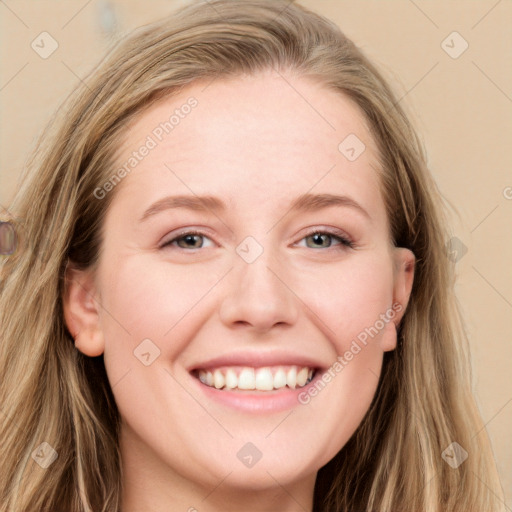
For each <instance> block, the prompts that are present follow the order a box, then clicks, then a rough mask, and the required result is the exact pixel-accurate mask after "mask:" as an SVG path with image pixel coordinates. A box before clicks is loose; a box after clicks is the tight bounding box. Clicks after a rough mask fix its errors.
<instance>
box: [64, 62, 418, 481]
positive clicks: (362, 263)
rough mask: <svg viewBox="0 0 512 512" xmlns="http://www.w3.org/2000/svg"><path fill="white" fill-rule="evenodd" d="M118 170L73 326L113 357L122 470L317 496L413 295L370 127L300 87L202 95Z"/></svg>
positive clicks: (215, 86) (147, 119)
mask: <svg viewBox="0 0 512 512" xmlns="http://www.w3.org/2000/svg"><path fill="white" fill-rule="evenodd" d="M187 105H188V106H187ZM171 116H174V117H171ZM165 123H167V124H165ZM144 147H145V148H146V149H143V148H144ZM130 158H132V159H133V160H130ZM130 162H131V163H130ZM125 163H126V164H127V165H126V167H125V172H124V173H123V172H121V171H119V169H120V168H121V167H122V166H123V165H125ZM118 164H119V165H118V167H116V168H114V169H112V175H117V178H122V179H121V182H120V183H119V184H116V185H115V186H114V187H112V186H111V185H112V183H117V182H116V181H115V179H113V180H111V185H110V186H109V185H108V184H107V185H105V184H100V188H101V190H100V189H97V191H96V193H95V195H96V196H97V197H98V198H92V200H94V201H101V200H103V199H102V197H103V195H104V194H105V193H110V194H114V197H113V201H112V204H111V206H110V207H109V210H108V212H107V215H106V218H105V222H104V231H103V236H104V239H103V246H102V252H101V256H100V260H99V264H98V267H97V268H96V269H95V272H94V274H93V273H92V272H82V273H79V272H75V273H74V274H73V275H72V276H71V277H72V282H71V285H70V293H69V295H68V298H67V299H66V307H65V313H66V319H67V322H68V326H69V327H70V330H72V332H77V333H78V336H77V339H76V343H77V347H78V348H79V349H80V350H81V351H83V352H84V353H86V354H87V355H91V356H94V355H99V354H101V353H104V359H105V365H106V369H107V373H108V378H109V381H110V383H111V386H112V388H113V393H114V396H115V399H116V402H117V405H118V408H119V411H120V414H121V417H122V434H121V449H122V453H123V457H124V460H125V464H126V465H127V466H130V467H131V468H132V470H133V468H137V471H141V472H144V471H151V472H152V474H154V475H160V476H161V478H167V477H166V476H164V475H173V477H175V478H180V479H182V478H184V479H185V480H186V481H189V482H190V481H192V482H196V483H197V484H199V485H201V486H204V487H205V488H210V489H211V488H212V487H214V486H215V485H218V484H219V482H220V481H221V480H222V478H224V477H226V476H227V475H228V474H229V478H228V479H227V480H226V482H227V483H225V485H231V486H234V487H238V488H250V489H253V490H256V489H264V488H266V487H272V486H276V485H277V484H276V482H278V483H279V485H282V486H286V485H288V484H291V483H292V482H297V481H301V480H302V481H305V480H307V479H311V478H312V479H313V480H314V476H315V474H316V471H317V470H318V469H319V468H320V467H321V466H323V465H324V464H325V463H327V462H328V461H329V460H330V459H331V458H332V457H334V455H335V454H336V453H337V452H338V451H339V450H340V448H341V447H342V446H343V445H344V444H345V443H346V442H347V440H348V439H349V437H350V436H351V435H352V434H353V433H354V431H355V430H356V428H357V426H358V425H359V423H360V422H361V420H362V418H363V416H364V415H365V413H366V412H367V410H368V408H369V406H370V402H371V401H372V398H373V396H374V394H375V391H376V386H377V382H378V379H379V374H380V371H381V363H382V358H383V353H384V352H385V351H387V350H392V349H393V348H394V347H395V341H396V331H395V325H396V323H397V322H398V321H399V319H400V317H401V315H402V314H403V311H404V308H405V305H406V303H407V300H408V296H409V292H410V287H411V284H412V268H413V266H412V263H413V256H412V254H411V253H410V252H409V251H407V250H405V249H396V248H394V247H393V246H392V245H391V243H390V231H389V225H388V219H387V216H386V211H385V207H384V202H383V197H382V195H381V192H380V186H379V179H378V169H379V163H378V155H377V150H376V146H375V143H374V141H373V140H372V138H371V136H370V133H369V131H368V127H367V125H366V123H365V121H364V119H363V116H362V115H361V113H360V111H359V110H358V108H357V107H356V106H355V105H354V104H353V103H352V102H351V101H350V100H348V99H347V98H346V97H344V96H342V95H340V94H339V93H336V92H334V91H330V90H327V89H326V88H324V87H322V86H320V85H318V84H317V83H315V82H313V81H309V80H306V79H304V78H297V77H294V76H293V75H291V74H286V75H283V76H281V75H278V74H274V73H270V72H269V73H262V74H259V75H257V76H247V77H243V78H242V77H240V78H233V79H229V80H215V81H213V82H201V83H197V84H194V85H193V86H190V87H188V88H186V89H185V90H183V91H182V92H181V93H180V94H178V95H175V96H173V97H168V98H165V99H163V100H160V101H159V102H158V103H157V104H154V105H153V106H151V107H150V108H149V109H148V110H146V111H145V112H144V113H143V114H142V115H140V117H138V119H137V120H136V121H135V122H134V123H133V124H132V125H131V126H129V127H127V129H126V137H125V140H124V141H123V144H122V147H121V150H120V151H119V153H118ZM127 169H128V170H129V171H126V170H127ZM117 181H119V180H117ZM111 188H114V190H111ZM93 297H94V300H92V298H93ZM311 378H312V380H311Z"/></svg>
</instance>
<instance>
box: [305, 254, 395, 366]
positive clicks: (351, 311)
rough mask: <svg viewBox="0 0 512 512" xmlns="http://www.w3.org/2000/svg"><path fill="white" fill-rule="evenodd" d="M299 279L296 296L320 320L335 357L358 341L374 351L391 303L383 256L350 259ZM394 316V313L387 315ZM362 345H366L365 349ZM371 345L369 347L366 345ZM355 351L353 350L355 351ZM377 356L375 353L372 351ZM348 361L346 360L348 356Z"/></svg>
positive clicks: (390, 284) (390, 275)
mask: <svg viewBox="0 0 512 512" xmlns="http://www.w3.org/2000/svg"><path fill="white" fill-rule="evenodd" d="M333 267H334V266H329V267H327V266H326V268H325V271H324V274H325V275H323V274H322V270H320V271H318V270H317V271H316V272H315V274H311V275H309V276H308V275H307V274H306V275H304V276H303V277H302V278H301V281H300V282H301V287H300V291H299V292H298V293H300V296H301V298H302V299H303V300H304V302H307V303H308V305H310V306H311V307H312V308H314V311H315V313H317V315H318V317H319V318H320V319H321V320H322V323H323V324H324V326H325V328H324V329H323V330H324V333H325V335H326V336H327V337H328V338H329V339H330V340H331V341H332V344H333V345H334V347H335V348H336V352H337V353H338V354H343V353H345V352H346V351H347V350H350V347H351V346H352V342H353V341H354V340H358V341H360V342H361V344H362V346H365V347H366V348H369V349H370V350H365V353H369V352H371V351H372V350H371V349H372V348H373V347H375V348H376V349H377V348H378V345H379V344H378V343H374V342H375V341H378V340H379V339H381V337H382V336H384V335H385V329H384V327H385V326H386V325H387V324H388V323H389V322H388V321H382V318H383V316H382V315H384V316H387V318H388V320H389V319H390V318H389V317H390V309H391V308H392V302H393V272H392V265H391V262H389V258H387V257H386V255H385V254H380V255H379V254H376V255H370V254H368V255H361V256H359V255H358V256H354V258H352V259H350V260H349V259H347V260H346V261H344V262H342V263H340V265H339V266H338V267H337V268H333ZM391 315H392V316H394V312H393V311H391ZM365 341H366V342H367V343H366V345H365ZM369 341H372V343H369ZM355 350H357V349H355ZM376 352H377V353H378V352H379V350H376ZM349 357H350V356H349Z"/></svg>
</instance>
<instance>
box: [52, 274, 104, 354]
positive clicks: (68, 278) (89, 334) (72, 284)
mask: <svg viewBox="0 0 512 512" xmlns="http://www.w3.org/2000/svg"><path fill="white" fill-rule="evenodd" d="M62 299H63V300H62V303H63V309H64V320H65V322H66V326H67V328H68V330H69V332H70V333H71V335H72V336H73V338H74V340H75V346H76V348H77V349H78V350H80V352H82V353H83V354H85V355H87V356H90V357H96V356H99V355H101V354H103V351H104V349H105V343H104V338H103V332H102V330H101V326H100V318H99V314H98V307H99V306H98V302H97V300H96V287H95V284H94V278H93V273H92V272H91V271H88V270H78V269H76V268H73V267H72V266H70V265H68V267H67V268H66V275H65V285H64V293H63V298H62Z"/></svg>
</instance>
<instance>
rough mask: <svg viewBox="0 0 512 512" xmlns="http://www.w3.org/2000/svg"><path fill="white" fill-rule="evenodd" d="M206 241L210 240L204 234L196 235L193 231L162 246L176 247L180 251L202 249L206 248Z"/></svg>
mask: <svg viewBox="0 0 512 512" xmlns="http://www.w3.org/2000/svg"><path fill="white" fill-rule="evenodd" d="M204 240H210V239H209V238H208V237H207V236H205V235H203V234H202V233H196V232H192V231H191V232H188V233H184V234H183V235H180V236H179V237H176V238H173V239H172V240H169V241H168V242H165V243H164V244H163V245H162V247H166V246H171V245H176V246H177V247H179V248H180V249H201V248H202V247H206V246H205V244H204ZM210 242H211V240H210ZM210 245H212V244H210Z"/></svg>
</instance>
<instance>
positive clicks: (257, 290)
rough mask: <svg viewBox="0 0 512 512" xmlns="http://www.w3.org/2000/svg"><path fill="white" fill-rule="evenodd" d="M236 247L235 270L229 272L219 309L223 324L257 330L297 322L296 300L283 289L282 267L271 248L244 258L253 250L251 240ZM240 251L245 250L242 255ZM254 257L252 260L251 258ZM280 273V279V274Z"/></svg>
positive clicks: (285, 287)
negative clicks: (249, 327) (245, 326)
mask: <svg viewBox="0 0 512 512" xmlns="http://www.w3.org/2000/svg"><path fill="white" fill-rule="evenodd" d="M246 243H247V246H246V245H244V244H243V243H242V244H240V246H239V247H238V248H237V252H239V251H240V248H241V249H242V252H241V254H240V252H239V254H238V255H237V256H236V259H235V268H234V269H233V271H232V272H231V276H230V281H229V289H228V291H227V293H226V295H225V296H224V300H223V303H222V306H221V319H222V321H223V322H224V323H226V324H229V325H233V324H237V325H239V324H246V325H250V326H252V327H254V328H255V329H257V330H267V329H270V328H271V327H272V326H274V325H276V324H290V325H291V324H293V323H295V322H296V320H297V313H298V311H297V304H296V298H295V296H294V294H293V293H292V292H291V290H290V289H289V288H288V287H287V286H286V284H285V282H286V278H285V276H284V271H283V268H282V265H280V264H279V261H278V260H277V259H276V258H275V257H274V253H273V251H272V250H271V249H263V248H262V249H263V250H262V251H261V252H260V254H259V255H257V257H255V258H254V252H253V254H252V255H251V256H252V257H251V258H247V259H246V258H245V257H244V255H246V254H249V253H250V252H251V251H254V250H255V247H251V243H252V242H251V241H250V240H249V241H247V242H246ZM243 249H246V250H247V249H248V250H247V251H246V252H245V253H244V252H243ZM252 258H254V259H252ZM281 273H283V276H281V275H280V274H281Z"/></svg>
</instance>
